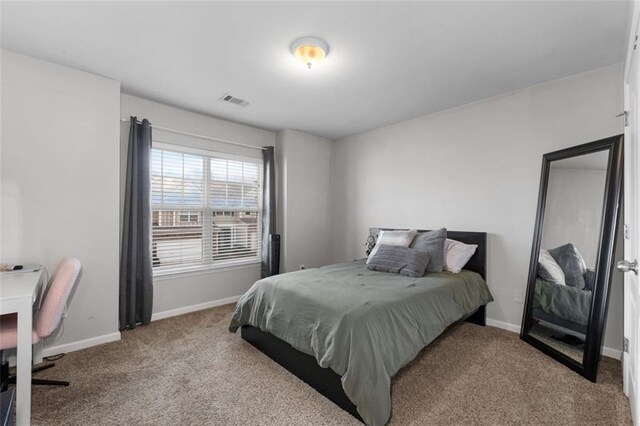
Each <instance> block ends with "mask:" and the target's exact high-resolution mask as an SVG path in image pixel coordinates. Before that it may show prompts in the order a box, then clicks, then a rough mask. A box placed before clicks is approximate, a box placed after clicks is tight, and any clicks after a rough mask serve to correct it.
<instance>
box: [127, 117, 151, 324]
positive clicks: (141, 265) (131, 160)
mask: <svg viewBox="0 0 640 426" xmlns="http://www.w3.org/2000/svg"><path fill="white" fill-rule="evenodd" d="M151 268H152V266H151V124H150V123H149V121H148V120H142V123H138V120H137V118H136V117H131V123H130V126H129V148H128V150H127V182H126V186H125V194H124V216H123V224H122V251H121V253H120V329H125V328H134V327H135V326H136V325H137V324H148V323H149V322H150V321H151V308H152V306H153V271H152V269H151Z"/></svg>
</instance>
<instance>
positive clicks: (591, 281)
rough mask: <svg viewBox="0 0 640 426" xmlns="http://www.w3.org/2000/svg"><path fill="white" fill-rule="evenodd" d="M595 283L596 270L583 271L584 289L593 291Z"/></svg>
mask: <svg viewBox="0 0 640 426" xmlns="http://www.w3.org/2000/svg"><path fill="white" fill-rule="evenodd" d="M595 285H596V270H595V269H587V272H585V273H584V289H585V290H586V291H593V287H595Z"/></svg>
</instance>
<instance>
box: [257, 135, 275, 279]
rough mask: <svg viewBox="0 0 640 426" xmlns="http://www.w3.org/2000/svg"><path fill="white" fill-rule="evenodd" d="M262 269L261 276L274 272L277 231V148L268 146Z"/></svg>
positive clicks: (264, 156)
mask: <svg viewBox="0 0 640 426" xmlns="http://www.w3.org/2000/svg"><path fill="white" fill-rule="evenodd" d="M262 167H263V169H262V170H263V183H262V270H261V274H260V275H261V277H262V278H265V277H268V276H270V275H272V274H273V272H272V265H271V259H270V256H269V254H270V250H269V248H270V247H269V245H270V244H269V242H270V236H271V235H273V234H275V233H276V170H275V150H274V148H273V147H272V146H267V147H265V149H263V150H262Z"/></svg>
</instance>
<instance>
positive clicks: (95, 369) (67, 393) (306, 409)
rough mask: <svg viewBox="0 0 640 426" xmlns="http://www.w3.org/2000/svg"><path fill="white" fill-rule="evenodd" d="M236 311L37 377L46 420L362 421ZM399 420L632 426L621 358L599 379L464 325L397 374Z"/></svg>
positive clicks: (129, 337)
mask: <svg viewBox="0 0 640 426" xmlns="http://www.w3.org/2000/svg"><path fill="white" fill-rule="evenodd" d="M232 308H233V307H232V306H223V307H219V308H214V309H209V310H206V311H201V312H197V313H193V314H188V315H183V316H180V317H175V318H170V319H166V320H162V321H157V322H154V323H152V324H151V325H149V326H147V327H141V328H137V329H135V330H133V331H129V332H125V333H123V335H122V337H123V339H122V341H120V342H115V343H110V344H107V345H103V346H98V347H94V348H90V349H86V350H83V351H78V352H73V353H70V354H68V355H67V356H65V357H64V358H63V359H61V360H60V361H57V363H56V367H55V368H53V369H50V370H47V371H44V372H42V373H39V374H38V375H37V377H43V378H59V379H67V380H70V381H71V386H70V387H68V388H46V387H36V388H35V389H34V392H33V422H34V424H36V425H61V424H64V425H83V426H85V425H102V424H113V425H116V424H117V425H187V424H191V425H358V424H359V423H358V422H357V421H356V420H355V419H354V418H352V417H351V416H350V415H349V414H347V413H346V412H344V411H342V410H341V409H339V408H338V407H336V406H335V405H334V404H333V403H331V402H330V401H329V400H327V399H325V398H324V397H323V396H321V395H320V394H318V393H316V392H315V391H314V390H313V389H311V388H310V387H308V386H307V385H306V384H304V383H303V382H301V381H300V380H298V379H297V378H296V377H294V376H292V375H291V374H290V373H288V372H287V371H286V370H284V369H282V368H281V367H280V366H278V365H277V364H275V363H274V362H273V361H271V360H270V359H269V358H267V357H266V356H265V355H263V354H262V353H261V352H259V351H257V350H256V349H254V348H253V347H252V346H251V345H249V344H248V343H245V342H244V341H243V340H242V339H241V338H240V336H239V334H231V333H229V332H228V331H227V325H228V322H229V317H230V314H231V311H232ZM392 397H393V415H392V419H391V424H392V425H463V424H464V425H469V424H481V425H524V424H535V425H551V424H555V425H560V424H561V425H570V424H581V425H582V424H600V425H605V424H606V425H614V424H617V425H624V424H631V420H630V411H629V404H628V402H627V399H626V398H625V397H624V395H623V393H622V382H621V372H620V363H619V362H616V361H614V360H612V359H609V358H604V359H603V362H602V363H601V364H600V375H599V380H598V383H597V384H594V383H591V382H589V381H587V380H585V379H583V378H582V377H580V376H578V375H577V374H575V373H573V372H572V371H570V370H568V369H567V368H565V367H563V366H562V365H560V364H558V363H556V362H555V361H553V360H551V359H549V358H547V357H546V356H544V355H543V354H541V353H540V352H538V351H536V350H535V349H533V348H532V347H530V346H528V345H526V344H525V343H523V342H521V341H520V340H519V339H518V336H517V335H516V334H514V333H510V332H507V331H504V330H499V329H497V328H492V327H479V326H476V325H471V324H466V323H465V324H460V325H457V326H454V327H453V328H451V329H450V330H449V331H448V332H446V333H445V335H443V336H442V337H441V338H439V339H438V340H437V341H436V342H434V343H433V344H432V345H430V346H429V347H428V348H427V349H426V350H424V351H422V353H421V354H420V355H419V356H418V358H417V359H416V360H415V361H414V362H413V363H412V364H411V365H409V366H407V367H406V368H405V369H403V370H402V371H401V372H400V373H399V374H398V375H397V377H396V378H395V379H394V382H393V388H392Z"/></svg>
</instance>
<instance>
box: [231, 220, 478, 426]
mask: <svg viewBox="0 0 640 426" xmlns="http://www.w3.org/2000/svg"><path fill="white" fill-rule="evenodd" d="M381 230H383V231H386V230H395V229H390V228H370V230H369V232H370V234H371V235H372V236H373V237H374V238H376V239H377V236H378V233H379V232H380V231H381ZM419 232H426V231H423V230H420V231H419ZM447 237H448V238H451V239H453V240H457V241H461V242H463V243H465V244H477V245H478V248H477V249H476V252H475V254H474V255H473V257H472V258H471V259H469V262H468V263H467V265H466V266H465V269H468V270H470V271H474V272H477V273H478V274H480V275H481V276H482V278H484V279H485V280H486V261H487V234H486V233H485V232H459V231H447ZM485 308H486V305H483V306H480V307H479V308H478V309H477V310H476V311H475V312H474V313H472V314H471V315H469V316H468V317H467V318H465V319H464V321H467V322H471V323H473V324H478V325H482V326H484V325H485V324H486V320H485V318H486V309H485ZM240 333H241V335H242V338H243V339H244V340H246V341H247V342H249V343H251V344H252V345H253V346H255V347H256V348H257V349H258V350H260V351H261V352H262V353H264V354H265V355H267V356H268V357H269V358H271V359H272V360H274V361H275V362H277V363H278V364H280V365H281V366H282V367H284V368H285V369H287V370H288V371H289V372H291V373H292V374H294V375H295V376H296V377H298V378H299V379H301V380H303V381H304V382H305V383H307V384H308V385H309V386H311V387H312V388H314V389H315V390H316V391H318V392H319V393H321V394H322V395H324V396H325V397H327V398H328V399H330V400H331V401H333V402H334V403H335V404H336V405H338V406H339V407H340V408H342V409H343V410H345V411H347V412H348V413H349V414H351V415H352V416H354V417H355V418H357V419H358V420H360V421H362V418H361V417H360V414H358V410H357V409H356V406H355V405H354V404H353V402H351V400H350V399H349V398H348V397H347V395H346V394H345V393H344V390H343V389H342V380H341V376H339V375H338V374H336V373H335V372H334V371H333V370H331V369H330V368H322V367H320V365H318V362H317V361H316V359H315V358H314V357H313V356H311V355H307V354H305V353H303V352H300V351H298V350H296V349H294V348H293V347H292V346H291V345H289V344H288V343H286V342H284V341H282V340H280V339H278V338H277V337H275V336H274V335H272V334H270V333H268V332H266V331H262V330H260V329H259V328H256V327H252V326H248V325H245V326H243V327H242V329H241V331H240Z"/></svg>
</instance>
